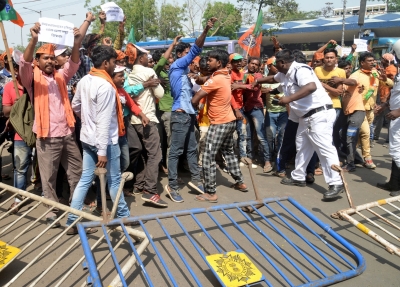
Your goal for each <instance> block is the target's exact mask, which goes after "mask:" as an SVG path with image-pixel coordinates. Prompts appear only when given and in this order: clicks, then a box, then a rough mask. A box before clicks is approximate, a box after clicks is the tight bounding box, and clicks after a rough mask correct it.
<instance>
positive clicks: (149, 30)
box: [85, 0, 159, 41]
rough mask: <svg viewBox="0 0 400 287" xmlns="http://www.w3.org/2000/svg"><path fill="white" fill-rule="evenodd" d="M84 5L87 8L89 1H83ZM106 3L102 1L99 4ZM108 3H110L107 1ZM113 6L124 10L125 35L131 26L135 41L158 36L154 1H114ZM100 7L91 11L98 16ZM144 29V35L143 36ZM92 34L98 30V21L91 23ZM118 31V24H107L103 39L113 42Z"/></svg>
mask: <svg viewBox="0 0 400 287" xmlns="http://www.w3.org/2000/svg"><path fill="white" fill-rule="evenodd" d="M85 1H86V2H85V5H86V7H88V6H89V5H90V2H91V0H85ZM105 2H106V1H105V0H102V1H101V4H104V3H105ZM108 2H110V1H108ZM113 2H114V3H115V4H117V5H118V6H119V7H121V8H122V10H124V14H125V16H126V24H125V33H126V35H129V31H130V28H131V25H133V26H134V29H135V38H136V41H140V40H143V36H144V35H145V37H155V36H158V30H159V27H158V25H157V20H156V19H157V7H156V4H155V0H114V1H113ZM100 9H101V8H100V5H99V6H95V7H92V11H93V12H95V13H96V14H98V12H100ZM143 27H144V34H143ZM92 28H93V30H92V33H97V32H98V31H99V29H100V21H95V22H94V23H93V27H92ZM117 31H118V22H107V24H106V29H105V31H104V36H105V37H111V38H112V39H113V40H115V37H116V36H117V33H118V32H117Z"/></svg>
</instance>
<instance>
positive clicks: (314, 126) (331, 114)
mask: <svg viewBox="0 0 400 287" xmlns="http://www.w3.org/2000/svg"><path fill="white" fill-rule="evenodd" d="M335 119H336V112H335V110H334V109H330V110H324V111H320V112H318V113H315V114H314V115H312V116H310V117H308V118H300V119H299V128H298V129H297V135H296V149H297V155H296V162H295V165H296V167H295V170H293V171H292V174H291V175H292V178H293V179H294V180H299V181H304V180H305V177H306V168H307V165H308V163H309V162H310V159H311V157H312V155H313V153H314V151H316V152H317V154H318V157H319V160H320V162H321V167H322V170H323V173H324V177H325V181H326V183H327V184H328V185H341V184H343V182H342V179H341V178H340V175H339V173H338V172H336V171H333V170H332V168H331V166H332V164H336V165H339V157H338V154H337V151H336V149H335V147H334V146H333V144H332V130H333V124H334V122H335Z"/></svg>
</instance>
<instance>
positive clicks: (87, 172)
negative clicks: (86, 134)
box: [66, 142, 130, 226]
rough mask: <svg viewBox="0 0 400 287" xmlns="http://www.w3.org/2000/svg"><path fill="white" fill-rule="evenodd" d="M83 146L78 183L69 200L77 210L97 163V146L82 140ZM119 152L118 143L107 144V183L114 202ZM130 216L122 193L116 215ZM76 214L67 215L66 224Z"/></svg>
mask: <svg viewBox="0 0 400 287" xmlns="http://www.w3.org/2000/svg"><path fill="white" fill-rule="evenodd" d="M82 148H83V166H82V176H81V179H80V180H79V183H78V185H77V186H76V188H75V191H74V195H73V197H72V201H71V207H72V208H75V209H77V210H82V206H83V201H84V200H85V197H86V194H87V192H88V190H89V188H90V186H91V185H92V182H93V179H94V177H95V174H94V171H95V169H96V163H97V148H96V147H94V146H91V145H88V144H86V143H84V142H82ZM120 154H121V151H120V149H119V145H118V144H115V145H109V146H107V165H106V169H107V173H106V177H107V184H108V189H109V190H110V195H111V199H112V201H113V202H114V201H115V197H116V196H117V192H118V188H119V185H120V182H121V168H120ZM128 216H130V212H129V208H128V205H127V204H126V202H125V198H124V195H123V194H121V197H120V199H119V202H118V208H117V217H119V218H121V217H128ZM77 218H78V216H76V215H75V214H72V213H70V214H69V215H68V220H67V223H66V225H67V226H69V225H71V224H72V223H73V222H74V221H75V220H76V219H77Z"/></svg>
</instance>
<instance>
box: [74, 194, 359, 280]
mask: <svg viewBox="0 0 400 287" xmlns="http://www.w3.org/2000/svg"><path fill="white" fill-rule="evenodd" d="M260 202H261V204H262V205H263V206H262V208H261V209H258V208H260V206H257V205H258V204H260ZM256 206H257V207H258V208H256ZM243 207H247V209H248V210H249V209H250V208H249V207H251V209H250V210H253V212H252V213H246V212H244V211H243V210H242V208H243ZM134 221H139V222H140V225H141V228H142V229H143V232H144V233H145V234H146V235H147V238H149V239H150V244H149V247H148V250H147V252H146V253H143V254H142V255H141V256H140V255H139V253H138V252H137V249H136V247H135V246H134V245H133V244H132V242H129V251H128V253H133V254H134V256H135V259H133V257H132V258H131V259H132V260H131V262H129V263H126V265H125V266H126V267H127V268H125V269H124V268H123V267H121V266H120V262H121V261H122V259H123V257H121V256H120V255H119V254H117V253H116V252H113V244H112V243H111V242H110V240H109V239H108V238H107V234H106V231H107V229H106V227H107V226H108V227H110V226H119V227H120V228H121V229H122V230H123V231H124V234H125V237H126V239H127V240H128V241H130V240H129V236H128V234H127V233H126V231H125V224H127V223H129V222H134ZM144 221H147V223H146V224H144ZM77 226H78V231H79V235H80V238H81V242H82V248H83V251H84V254H85V257H86V260H87V262H88V268H89V272H90V277H91V279H92V281H91V283H92V284H93V286H96V287H98V286H103V283H105V282H107V285H106V286H218V285H219V284H221V285H222V286H227V285H226V284H225V283H226V282H228V283H229V284H232V285H230V286H242V285H243V286H244V285H245V286H250V283H248V284H247V283H246V282H252V283H251V284H253V283H255V282H254V281H250V279H251V277H252V275H251V273H256V272H255V269H251V268H250V267H249V266H250V262H247V261H246V260H245V259H241V260H236V261H235V262H233V261H229V260H232V259H227V258H232V257H230V256H228V254H230V253H228V252H232V251H234V252H237V254H242V253H243V254H245V255H247V258H249V260H250V261H251V263H252V264H254V266H256V268H257V269H258V270H259V271H260V272H261V273H262V275H263V276H262V277H261V278H259V279H257V280H259V281H260V284H261V285H257V286H327V285H330V284H333V283H336V282H339V281H343V280H346V279H349V278H351V277H354V276H357V275H359V274H361V273H362V272H363V271H364V270H365V261H364V258H363V257H362V255H361V254H360V253H359V252H358V251H357V250H356V249H355V248H354V247H353V246H352V245H351V244H349V243H348V242H347V241H346V240H345V239H343V238H342V237H341V236H340V235H338V234H337V233H336V232H334V231H333V230H332V228H331V227H330V226H328V225H326V224H325V223H323V222H322V221H320V220H319V219H318V218H317V217H316V216H315V215H313V214H312V213H311V212H309V211H308V210H307V209H305V208H304V207H302V206H301V205H300V204H299V203H297V202H296V201H295V200H294V199H292V198H290V197H289V198H287V197H283V198H271V199H264V200H257V201H251V202H243V203H235V204H228V205H222V206H212V207H209V208H197V209H191V210H182V211H176V212H166V213H161V214H153V215H145V216H139V217H132V218H124V219H115V220H112V221H110V222H108V223H101V222H98V221H97V222H84V223H79V224H78V225H77ZM93 227H101V229H102V230H103V233H104V236H105V238H106V240H107V243H108V248H109V250H110V253H111V257H112V261H113V262H112V263H111V262H110V263H109V264H107V268H105V269H104V268H101V266H100V265H99V264H98V260H96V257H97V256H95V255H96V254H94V253H93V250H92V249H91V248H90V246H89V244H88V243H87V237H86V233H85V229H87V228H93ZM315 229H316V230H315ZM150 230H151V233H152V235H153V237H150ZM339 246H340V247H339ZM344 250H345V251H344ZM213 254H218V255H219V256H220V258H221V260H219V261H218V262H220V265H221V266H219V267H218V268H217V269H216V270H215V269H213V268H212V267H211V265H212V264H211V263H210V261H208V260H209V259H207V256H210V255H213ZM224 260H225V261H224ZM226 260H228V261H226ZM102 263H103V262H102ZM130 264H132V265H133V264H135V265H136V269H134V268H132V267H133V266H128V265H130ZM230 264H233V265H230ZM110 265H112V266H113V269H115V270H114V272H113V276H110V274H109V273H108V272H109V269H110ZM230 266H231V267H232V266H236V267H232V268H230ZM252 266H253V265H252ZM127 269H130V270H131V272H127V271H126V270H127ZM243 270H247V272H245V273H241V272H243ZM253 271H254V272H253ZM238 274H239V275H238ZM243 274H244V275H243ZM111 278H114V279H113V280H112V281H111V283H110V284H108V282H110V281H109V279H111ZM237 281H239V282H237ZM240 283H241V284H240ZM235 284H237V285H235Z"/></svg>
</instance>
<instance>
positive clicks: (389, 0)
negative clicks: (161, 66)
mask: <svg viewBox="0 0 400 287" xmlns="http://www.w3.org/2000/svg"><path fill="white" fill-rule="evenodd" d="M386 6H387V10H388V11H390V12H399V11H400V0H386Z"/></svg>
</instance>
